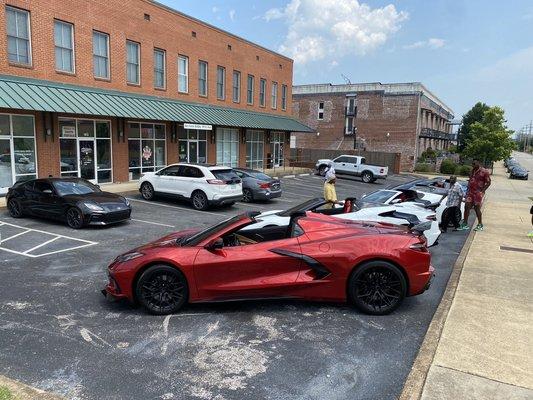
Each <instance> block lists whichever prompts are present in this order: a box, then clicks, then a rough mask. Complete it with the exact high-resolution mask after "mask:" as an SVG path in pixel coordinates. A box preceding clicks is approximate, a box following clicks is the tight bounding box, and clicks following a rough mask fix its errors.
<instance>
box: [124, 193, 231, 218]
mask: <svg viewBox="0 0 533 400" xmlns="http://www.w3.org/2000/svg"><path fill="white" fill-rule="evenodd" d="M127 199H128V200H129V201H136V202H138V203H145V204H151V205H153V206H159V207H166V208H175V209H178V210H183V211H190V212H196V213H200V214H211V215H218V216H220V215H224V214H217V213H214V212H209V211H198V210H194V209H192V208H185V207H179V206H171V205H170V204H162V203H156V202H153V201H146V200H139V199H132V198H131V197H128V198H127Z"/></svg>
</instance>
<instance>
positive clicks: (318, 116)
mask: <svg viewBox="0 0 533 400" xmlns="http://www.w3.org/2000/svg"><path fill="white" fill-rule="evenodd" d="M320 103H322V108H320ZM325 106H326V104H325V102H323V101H319V102H318V110H317V113H316V119H317V120H319V121H322V120H324V107H325ZM320 113H322V118H320Z"/></svg>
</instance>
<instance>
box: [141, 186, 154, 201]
mask: <svg viewBox="0 0 533 400" xmlns="http://www.w3.org/2000/svg"><path fill="white" fill-rule="evenodd" d="M154 194H155V191H154V187H153V186H152V184H151V183H150V182H144V183H143V184H142V185H141V195H142V197H143V199H145V200H153V198H154Z"/></svg>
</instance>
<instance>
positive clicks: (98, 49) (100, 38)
mask: <svg viewBox="0 0 533 400" xmlns="http://www.w3.org/2000/svg"><path fill="white" fill-rule="evenodd" d="M93 73H94V77H95V78H103V79H109V35H108V34H107V33H102V32H97V31H93Z"/></svg>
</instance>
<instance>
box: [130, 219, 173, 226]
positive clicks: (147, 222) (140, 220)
mask: <svg viewBox="0 0 533 400" xmlns="http://www.w3.org/2000/svg"><path fill="white" fill-rule="evenodd" d="M131 220H132V221H135V222H143V223H145V224H151V225H159V226H166V227H168V228H175V227H176V226H175V225H167V224H160V223H159V222H152V221H144V220H142V219H134V218H132V219H131Z"/></svg>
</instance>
